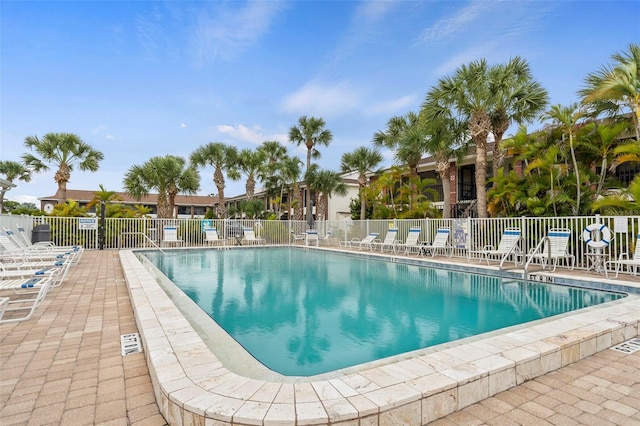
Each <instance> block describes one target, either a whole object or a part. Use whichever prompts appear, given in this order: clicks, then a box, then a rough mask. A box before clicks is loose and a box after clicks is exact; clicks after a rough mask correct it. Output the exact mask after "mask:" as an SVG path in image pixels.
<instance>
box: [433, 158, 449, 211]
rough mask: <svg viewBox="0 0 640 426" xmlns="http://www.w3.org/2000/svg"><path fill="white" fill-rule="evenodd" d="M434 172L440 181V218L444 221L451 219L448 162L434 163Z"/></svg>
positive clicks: (439, 161)
mask: <svg viewBox="0 0 640 426" xmlns="http://www.w3.org/2000/svg"><path fill="white" fill-rule="evenodd" d="M436 170H437V172H438V176H440V180H442V197H443V198H444V199H443V200H442V203H443V205H442V217H443V218H444V219H450V218H451V169H450V167H449V162H448V161H446V160H444V161H442V160H438V161H436Z"/></svg>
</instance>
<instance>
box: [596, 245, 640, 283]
mask: <svg viewBox="0 0 640 426" xmlns="http://www.w3.org/2000/svg"><path fill="white" fill-rule="evenodd" d="M629 252H630V251H629ZM608 264H612V265H616V278H618V274H619V273H620V267H621V266H626V267H627V271H629V272H631V271H633V272H632V274H633V276H636V275H637V274H638V269H639V268H640V234H638V238H636V249H635V251H634V252H633V256H631V255H630V254H629V253H621V254H620V257H618V260H610V261H608V262H606V264H605V268H604V274H605V276H607V277H608V276H609V275H608V272H607V267H606V265H608Z"/></svg>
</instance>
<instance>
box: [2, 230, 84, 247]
mask: <svg viewBox="0 0 640 426" xmlns="http://www.w3.org/2000/svg"><path fill="white" fill-rule="evenodd" d="M5 229H6V228H5ZM17 229H18V232H17V233H16V234H13V235H15V240H16V241H18V240H19V241H20V243H21V244H20V245H22V246H23V247H33V248H45V249H47V248H51V249H59V250H75V251H79V250H83V249H84V248H83V247H82V246H81V245H69V246H58V245H56V244H54V243H53V241H38V242H36V243H32V242H31V240H30V239H29V238H28V237H27V231H25V229H24V228H23V227H22V226H20V225H17Z"/></svg>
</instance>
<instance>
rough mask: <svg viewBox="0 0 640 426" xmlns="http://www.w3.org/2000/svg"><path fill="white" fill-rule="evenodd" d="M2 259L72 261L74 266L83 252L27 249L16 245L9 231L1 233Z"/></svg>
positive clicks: (0, 252)
mask: <svg viewBox="0 0 640 426" xmlns="http://www.w3.org/2000/svg"><path fill="white" fill-rule="evenodd" d="M0 248H1V250H0V259H9V260H17V261H34V260H38V261H42V260H48V261H51V260H63V259H66V258H68V259H70V260H71V261H72V262H73V263H74V264H75V263H77V262H78V260H79V259H80V256H82V253H83V250H80V249H78V250H68V249H63V248H59V249H56V248H46V247H45V248H25V247H20V246H18V245H16V243H15V241H14V240H12V239H11V238H10V237H9V234H8V233H7V231H0Z"/></svg>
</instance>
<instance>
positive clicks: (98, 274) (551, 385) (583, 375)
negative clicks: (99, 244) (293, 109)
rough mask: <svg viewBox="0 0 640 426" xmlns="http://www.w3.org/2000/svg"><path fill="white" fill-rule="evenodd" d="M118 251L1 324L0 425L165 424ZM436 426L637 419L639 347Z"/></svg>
mask: <svg viewBox="0 0 640 426" xmlns="http://www.w3.org/2000/svg"><path fill="white" fill-rule="evenodd" d="M117 256H118V254H117V252H116V251H89V252H86V253H85V254H84V257H83V259H82V260H81V262H80V264H79V265H77V266H75V267H74V268H72V270H71V272H70V274H69V276H68V278H67V281H66V282H65V283H64V284H63V285H62V286H60V287H58V288H55V289H53V290H52V291H51V293H50V294H49V295H48V297H47V300H45V302H44V303H43V305H42V306H40V307H39V308H38V311H37V312H36V313H35V315H34V317H33V318H31V319H30V320H28V321H26V322H21V323H16V324H4V325H0V424H1V425H2V426H8V425H15V424H20V425H49V424H50V425H83V424H105V425H136V426H142V425H164V424H165V423H166V422H165V419H164V418H163V417H162V416H161V415H160V414H159V411H158V407H157V405H156V402H155V397H154V394H153V390H152V387H151V379H150V377H149V373H148V370H147V365H146V362H145V359H144V356H143V354H131V355H127V356H125V357H123V356H122V355H121V353H120V335H122V334H127V333H134V332H137V329H136V324H135V320H134V317H133V311H132V308H131V303H130V301H129V295H128V292H127V288H126V284H125V283H124V281H123V276H122V271H121V269H120V264H119V261H118V257H117ZM435 424H436V425H440V426H446V425H481V424H490V425H547V424H550V425H551V424H553V425H576V424H582V425H625V426H626V425H639V426H640V352H636V353H635V354H631V355H626V354H622V353H619V352H615V351H612V350H605V351H603V352H600V353H598V354H595V355H593V356H591V357H589V358H586V359H584V360H582V361H579V362H577V363H575V364H572V365H569V366H567V367H564V368H562V369H560V370H558V371H556V372H553V373H549V374H547V375H545V376H542V377H539V378H537V379H535V380H531V381H529V382H526V383H524V384H522V385H520V386H518V387H515V388H513V389H511V390H509V391H506V392H502V393H500V394H498V395H496V396H494V397H492V398H489V399H486V400H484V401H482V402H480V403H478V404H474V405H472V406H469V407H467V408H465V409H464V410H462V411H459V412H457V413H454V414H452V415H450V416H448V417H445V418H443V419H440V420H439V421H437V422H435Z"/></svg>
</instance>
